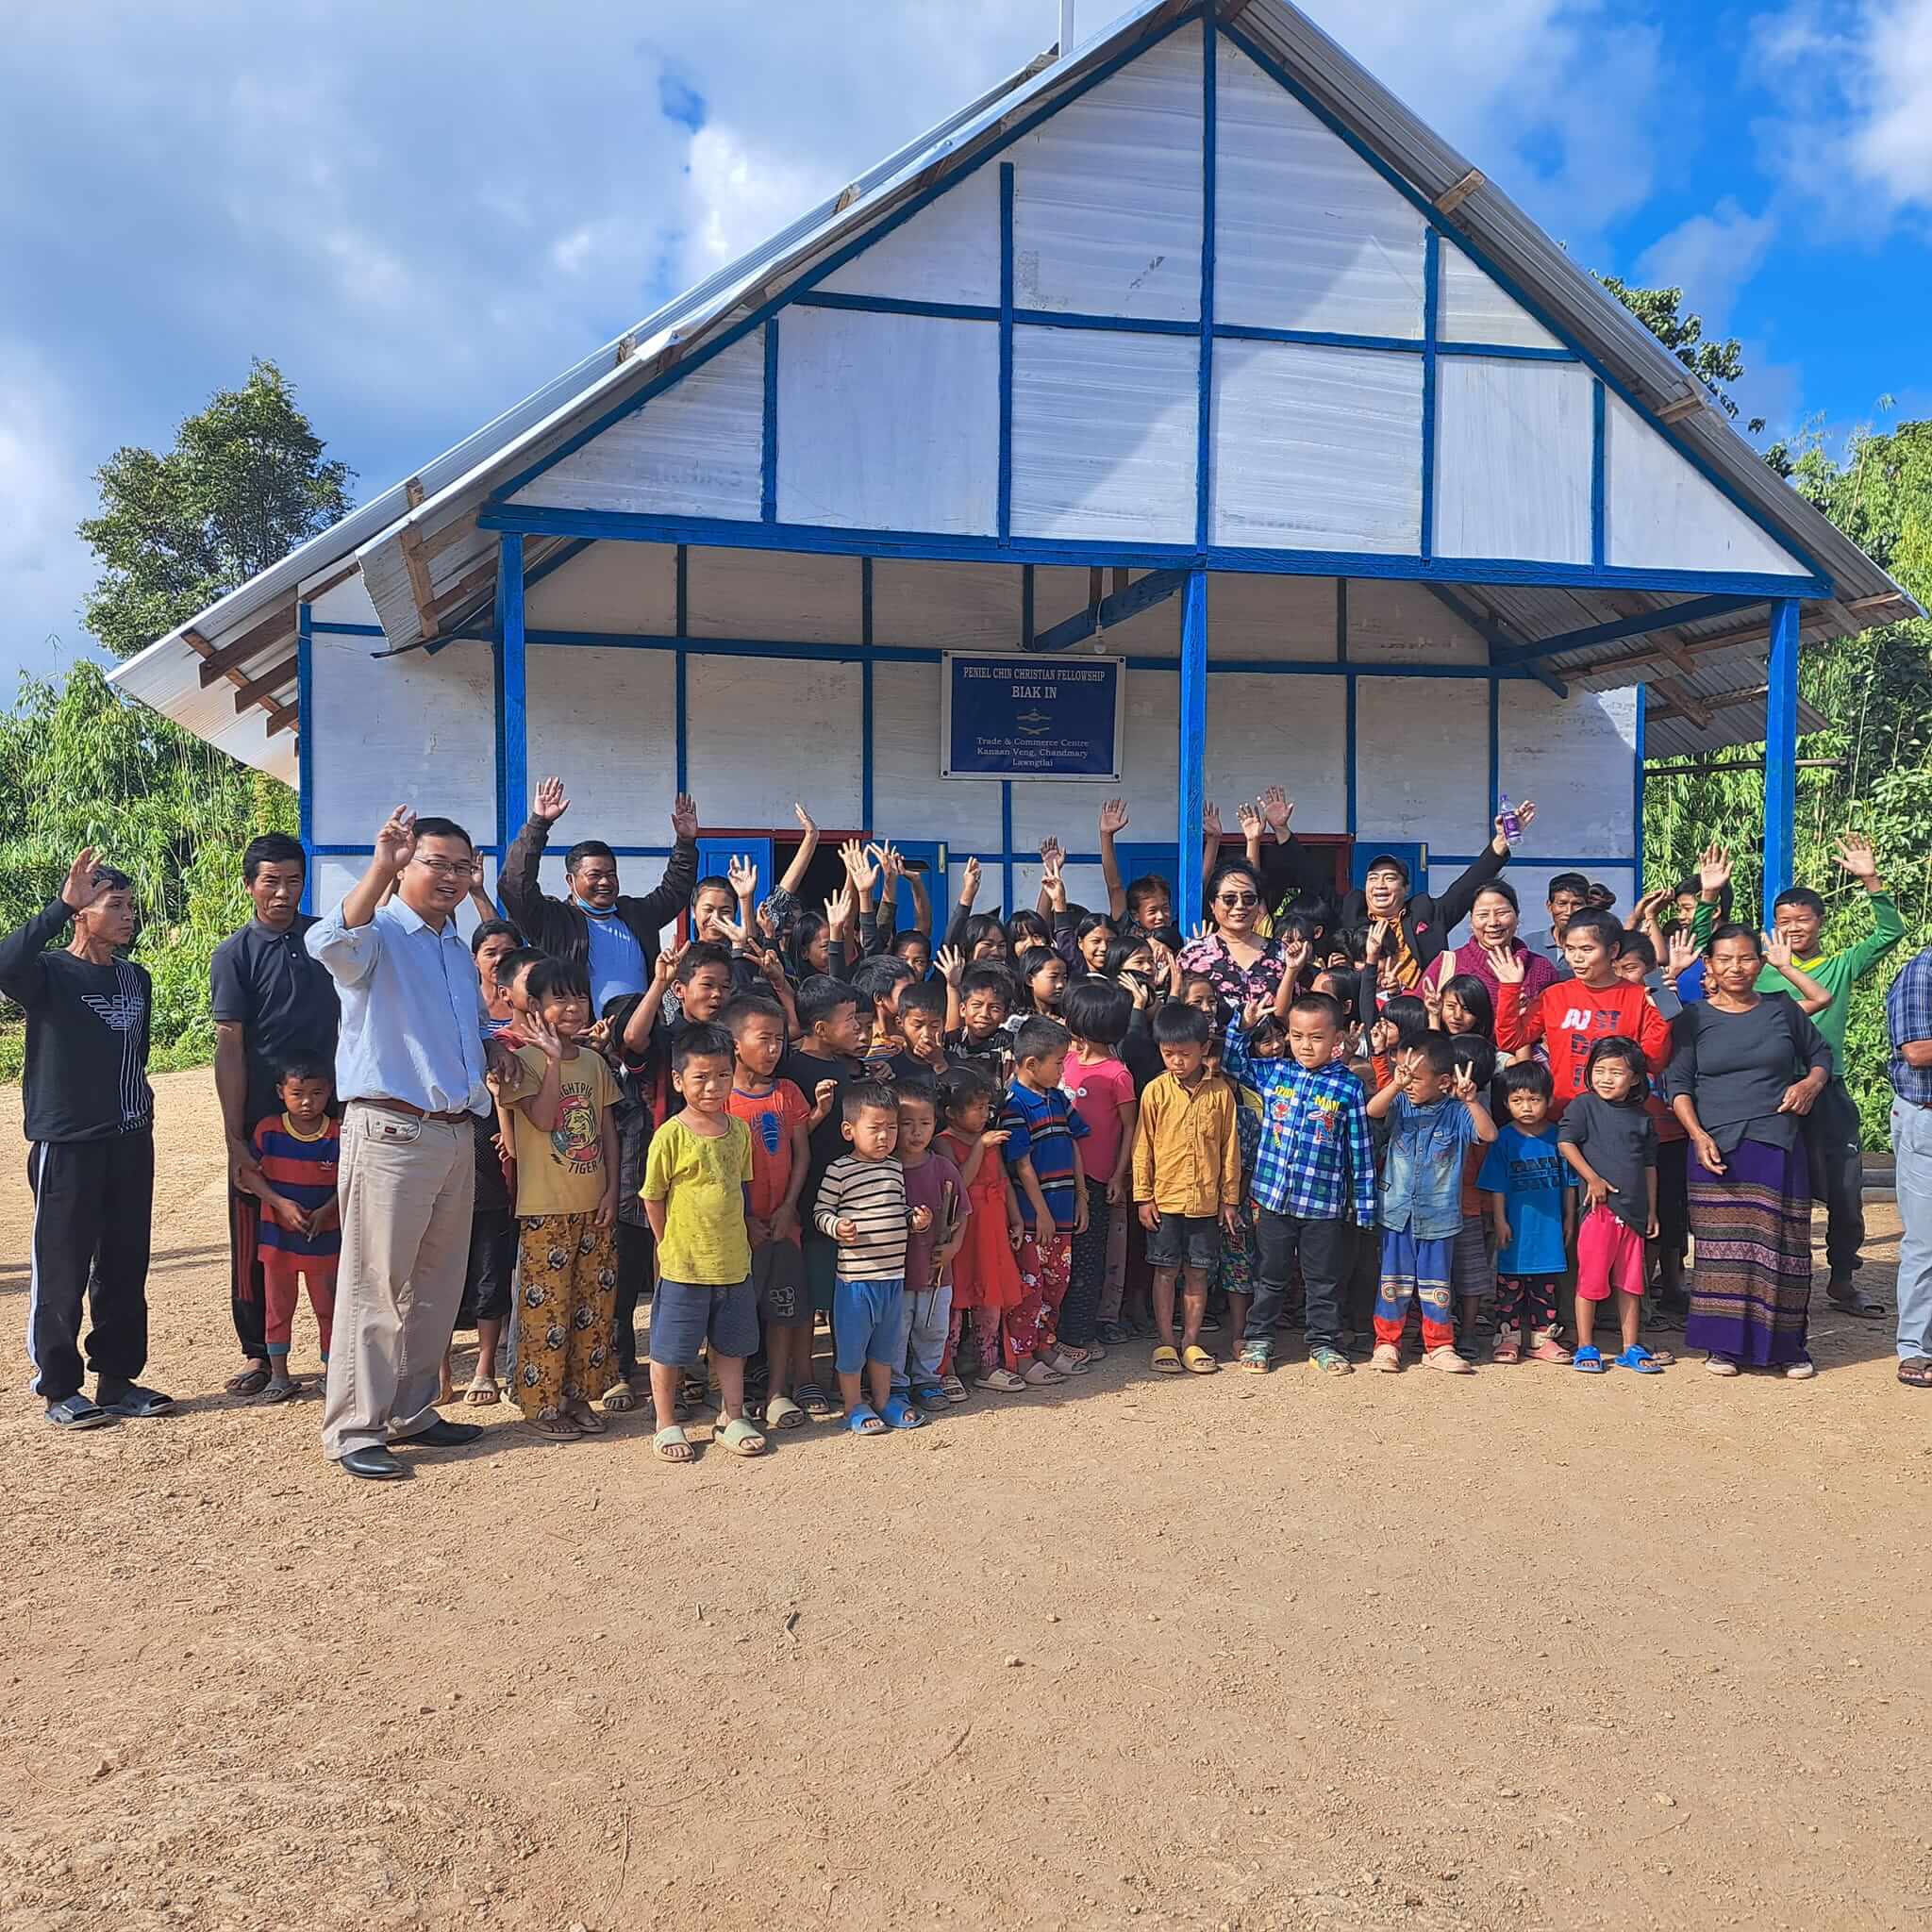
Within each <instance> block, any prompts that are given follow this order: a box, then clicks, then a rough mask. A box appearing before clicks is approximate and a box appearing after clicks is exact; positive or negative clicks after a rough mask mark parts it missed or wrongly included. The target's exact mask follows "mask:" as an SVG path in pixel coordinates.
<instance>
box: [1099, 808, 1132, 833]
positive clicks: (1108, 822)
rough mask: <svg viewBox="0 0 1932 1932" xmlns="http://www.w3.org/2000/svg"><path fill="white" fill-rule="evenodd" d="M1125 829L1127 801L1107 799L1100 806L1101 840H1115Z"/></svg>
mask: <svg viewBox="0 0 1932 1932" xmlns="http://www.w3.org/2000/svg"><path fill="white" fill-rule="evenodd" d="M1126 829H1127V801H1126V800H1125V799H1124V798H1108V799H1103V800H1102V801H1101V806H1100V836H1101V837H1102V838H1103V839H1116V838H1118V837H1119V836H1120V835H1121V834H1122V833H1123V832H1124V831H1125V830H1126Z"/></svg>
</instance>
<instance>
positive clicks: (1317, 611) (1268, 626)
mask: <svg viewBox="0 0 1932 1932" xmlns="http://www.w3.org/2000/svg"><path fill="white" fill-rule="evenodd" d="M1335 628H1336V608H1335V579H1334V578H1333V577H1271V576H1263V575H1261V574H1260V573H1259V572H1249V571H1216V572H1214V573H1213V574H1212V575H1211V576H1210V577H1209V579H1208V661H1209V662H1210V663H1212V662H1213V661H1214V660H1216V659H1217V658H1280V659H1282V660H1283V661H1284V662H1286V661H1296V662H1303V663H1315V664H1329V663H1333V662H1334V661H1335V656H1336V651H1335ZM1209 689H1210V690H1211V689H1212V686H1211V685H1210V686H1209Z"/></svg>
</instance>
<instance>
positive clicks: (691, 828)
mask: <svg viewBox="0 0 1932 1932" xmlns="http://www.w3.org/2000/svg"><path fill="white" fill-rule="evenodd" d="M671 829H672V831H673V832H674V833H675V834H676V836H677V839H678V841H679V842H680V843H682V842H683V841H685V840H687V839H695V838H696V837H697V835H698V802H697V800H696V799H695V798H693V797H692V796H691V793H690V792H689V791H680V792H679V793H678V794H677V796H676V797H675V798H674V799H673V800H672V801H671Z"/></svg>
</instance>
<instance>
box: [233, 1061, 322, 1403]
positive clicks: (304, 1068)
mask: <svg viewBox="0 0 1932 1932" xmlns="http://www.w3.org/2000/svg"><path fill="white" fill-rule="evenodd" d="M335 1091H336V1090H335V1079H334V1077H333V1075H332V1074H331V1073H330V1070H329V1068H328V1065H327V1063H326V1062H325V1061H323V1060H319V1059H308V1058H296V1059H291V1060H289V1061H288V1062H286V1063H285V1064H284V1066H283V1068H282V1070H281V1074H280V1076H279V1078H277V1080H276V1081H275V1093H276V1096H277V1097H278V1098H279V1099H280V1101H281V1103H282V1111H281V1112H280V1113H279V1114H271V1115H270V1116H269V1118H268V1119H267V1120H265V1121H262V1122H259V1123H258V1124H257V1126H256V1129H255V1133H254V1135H253V1137H252V1139H251V1140H250V1142H249V1147H250V1151H251V1152H252V1153H253V1154H254V1156H255V1170H254V1171H253V1172H252V1173H251V1174H249V1175H248V1176H247V1185H248V1186H249V1188H250V1191H252V1192H254V1193H256V1194H258V1195H259V1196H260V1198H261V1231H260V1233H259V1235H258V1237H257V1253H258V1256H259V1257H260V1261H261V1279H262V1293H263V1295H264V1297H265V1299H266V1302H267V1309H266V1313H267V1321H266V1322H265V1324H263V1327H264V1333H265V1335H266V1337H267V1343H268V1387H267V1388H266V1389H264V1390H263V1391H261V1394H260V1396H259V1398H258V1399H259V1400H260V1401H262V1402H286V1401H288V1399H289V1398H290V1397H291V1395H293V1394H294V1393H295V1392H296V1391H297V1390H298V1388H299V1387H300V1384H298V1383H297V1382H296V1381H295V1380H294V1379H293V1378H292V1377H291V1375H290V1374H289V1342H290V1340H291V1336H292V1333H293V1330H294V1325H295V1304H296V1302H297V1301H298V1300H299V1299H300V1298H301V1293H302V1284H303V1283H304V1282H305V1281H306V1282H307V1283H308V1306H309V1307H311V1308H313V1309H314V1310H315V1325H316V1327H317V1329H318V1330H319V1331H320V1339H321V1342H322V1365H323V1367H324V1369H325V1370H326V1368H327V1367H328V1343H329V1332H330V1330H331V1328H332V1327H333V1326H334V1324H335V1312H336V1267H337V1264H338V1262H339V1261H340V1260H341V1252H342V1223H341V1208H339V1206H338V1204H337V1200H336V1166H337V1162H338V1161H339V1159H340V1158H341V1131H342V1128H341V1122H340V1121H339V1120H336V1119H334V1118H332V1117H331V1115H330V1113H329V1103H330V1102H331V1101H332V1100H334V1098H335Z"/></svg>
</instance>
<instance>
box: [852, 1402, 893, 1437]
mask: <svg viewBox="0 0 1932 1932" xmlns="http://www.w3.org/2000/svg"><path fill="white" fill-rule="evenodd" d="M845 1426H846V1428H847V1429H848V1430H849V1431H850V1432H851V1433H852V1434H853V1435H855V1436H883V1435H884V1434H885V1433H886V1425H885V1424H884V1423H882V1422H881V1421H880V1420H879V1412H878V1410H877V1409H875V1408H874V1407H872V1405H871V1404H870V1403H865V1402H861V1403H860V1404H859V1405H858V1407H857V1408H855V1409H854V1410H853V1411H852V1413H851V1414H850V1415H848V1416H847V1417H846V1418H845Z"/></svg>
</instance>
